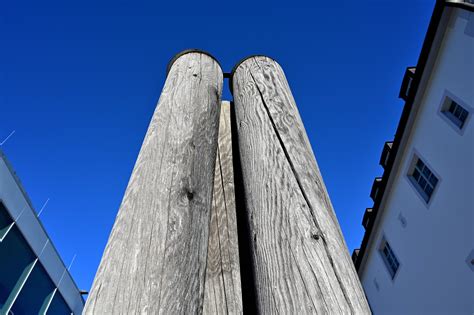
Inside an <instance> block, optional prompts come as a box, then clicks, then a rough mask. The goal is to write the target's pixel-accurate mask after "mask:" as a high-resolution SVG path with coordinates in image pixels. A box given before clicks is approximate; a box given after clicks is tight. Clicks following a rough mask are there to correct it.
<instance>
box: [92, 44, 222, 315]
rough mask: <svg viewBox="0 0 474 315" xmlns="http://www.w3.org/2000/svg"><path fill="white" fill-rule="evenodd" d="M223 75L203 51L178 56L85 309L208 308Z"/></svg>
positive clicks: (154, 311)
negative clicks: (206, 291) (205, 305)
mask: <svg viewBox="0 0 474 315" xmlns="http://www.w3.org/2000/svg"><path fill="white" fill-rule="evenodd" d="M222 81H223V74H222V70H221V69H220V66H219V65H218V63H217V62H216V60H215V59H213V58H212V57H210V56H209V55H207V54H205V53H201V52H187V53H185V54H181V55H180V56H179V58H176V60H174V62H173V64H172V66H171V68H170V71H169V73H168V77H167V79H166V82H165V85H164V88H163V91H162V94H161V97H160V100H159V102H158V105H157V108H156V110H155V113H154V114H153V118H152V120H151V123H150V126H149V128H148V131H147V133H146V136H145V139H144V142H143V145H142V147H141V150H140V153H139V155H138V159H137V162H136V164H135V168H134V170H133V172H132V175H131V178H130V182H129V184H128V187H127V189H126V192H125V196H124V198H123V201H122V204H121V206H120V210H119V213H118V215H117V218H116V221H115V224H114V227H113V229H112V232H111V235H110V238H109V240H108V243H107V246H106V249H105V252H104V255H103V257H102V261H101V263H100V266H99V269H98V272H97V274H96V277H95V279H94V283H93V285H92V289H91V291H90V295H89V298H88V299H87V302H86V306H85V310H84V312H85V313H86V314H112V313H113V314H119V313H120V314H136V313H148V314H176V313H185V314H191V313H199V312H202V308H203V298H204V283H205V271H206V261H207V247H208V246H207V245H208V239H209V219H210V210H211V202H212V190H213V181H214V167H215V161H216V151H217V136H218V123H219V112H220V98H221V93H222Z"/></svg>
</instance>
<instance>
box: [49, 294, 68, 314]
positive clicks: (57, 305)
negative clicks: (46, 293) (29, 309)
mask: <svg viewBox="0 0 474 315" xmlns="http://www.w3.org/2000/svg"><path fill="white" fill-rule="evenodd" d="M47 314H48V315H64V314H71V310H70V309H69V306H67V304H66V301H64V298H63V297H62V296H61V294H59V292H56V294H55V295H54V298H53V301H51V305H50V306H49V309H48V313H47Z"/></svg>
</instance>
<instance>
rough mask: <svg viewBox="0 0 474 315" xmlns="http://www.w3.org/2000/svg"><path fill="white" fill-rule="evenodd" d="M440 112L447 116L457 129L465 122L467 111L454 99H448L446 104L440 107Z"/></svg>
mask: <svg viewBox="0 0 474 315" xmlns="http://www.w3.org/2000/svg"><path fill="white" fill-rule="evenodd" d="M442 112H443V114H444V115H446V117H448V118H449V119H450V120H451V121H452V122H453V123H454V124H455V125H456V126H457V127H458V128H459V129H462V127H463V126H464V123H465V122H466V119H467V116H468V115H469V112H468V111H467V110H466V109H465V108H464V107H462V106H461V105H459V104H458V103H456V102H455V101H453V100H451V99H448V100H447V102H446V105H445V106H444V108H443V109H442Z"/></svg>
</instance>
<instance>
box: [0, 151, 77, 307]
mask: <svg viewBox="0 0 474 315" xmlns="http://www.w3.org/2000/svg"><path fill="white" fill-rule="evenodd" d="M83 307H84V300H83V298H82V296H81V291H80V290H79V289H78V288H77V286H76V284H75V282H74V280H73V279H72V277H71V274H70V273H69V271H68V269H67V268H66V266H65V265H64V263H63V261H62V260H61V257H60V256H59V254H58V252H57V251H56V249H55V247H54V245H53V243H52V241H51V239H50V238H49V236H48V234H47V233H46V230H45V229H44V227H43V225H42V224H41V221H40V220H39V218H38V216H37V213H36V211H35V210H34V208H33V206H32V204H31V201H30V199H29V198H28V195H27V194H26V192H25V190H24V189H23V186H22V185H21V182H20V180H19V178H18V176H17V175H16V173H15V171H14V170H13V168H12V166H11V164H10V163H9V162H8V160H7V158H6V157H5V155H4V154H3V152H2V151H1V150H0V314H1V315H4V314H12V315H21V314H25V315H30V314H54V315H56V314H57V315H60V314H67V315H70V314H81V313H82V309H83Z"/></svg>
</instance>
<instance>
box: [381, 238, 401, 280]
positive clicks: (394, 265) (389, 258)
mask: <svg viewBox="0 0 474 315" xmlns="http://www.w3.org/2000/svg"><path fill="white" fill-rule="evenodd" d="M379 251H380V254H381V255H382V258H383V261H384V262H385V266H386V267H387V270H388V272H389V273H390V276H391V277H392V279H393V278H395V275H396V273H397V270H398V268H399V267H400V263H399V262H398V259H397V257H396V256H395V253H394V252H393V250H392V248H391V247H390V245H389V244H388V242H387V240H385V239H383V240H382V244H381V246H380V250H379Z"/></svg>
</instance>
